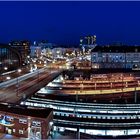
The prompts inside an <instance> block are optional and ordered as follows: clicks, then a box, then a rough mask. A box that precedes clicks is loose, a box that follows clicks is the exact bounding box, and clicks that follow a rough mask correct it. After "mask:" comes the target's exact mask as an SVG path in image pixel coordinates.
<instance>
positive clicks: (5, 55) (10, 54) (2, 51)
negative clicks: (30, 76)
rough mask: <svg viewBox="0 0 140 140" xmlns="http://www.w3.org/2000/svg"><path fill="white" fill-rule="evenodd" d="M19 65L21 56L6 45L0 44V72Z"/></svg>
mask: <svg viewBox="0 0 140 140" xmlns="http://www.w3.org/2000/svg"><path fill="white" fill-rule="evenodd" d="M20 65H21V56H20V55H19V53H18V52H17V51H16V50H15V49H14V48H11V47H9V46H8V45H0V72H4V68H5V67H6V68H7V71H9V70H14V69H17V68H18V67H19V66H20Z"/></svg>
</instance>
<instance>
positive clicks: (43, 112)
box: [0, 104, 52, 118]
mask: <svg viewBox="0 0 140 140" xmlns="http://www.w3.org/2000/svg"><path fill="white" fill-rule="evenodd" d="M0 111H3V112H7V113H13V114H18V115H24V116H30V117H37V118H47V116H48V115H49V114H50V112H51V111H52V109H51V108H46V109H31V108H27V107H21V106H14V105H11V106H10V105H9V106H7V105H3V104H0Z"/></svg>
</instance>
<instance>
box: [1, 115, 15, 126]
mask: <svg viewBox="0 0 140 140" xmlns="http://www.w3.org/2000/svg"><path fill="white" fill-rule="evenodd" d="M0 124H1V125H4V126H13V125H14V124H12V123H11V122H10V121H7V120H6V116H3V118H2V120H0Z"/></svg>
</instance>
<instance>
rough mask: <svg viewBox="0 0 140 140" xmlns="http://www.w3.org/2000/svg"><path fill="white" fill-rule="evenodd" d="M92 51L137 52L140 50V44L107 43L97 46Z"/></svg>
mask: <svg viewBox="0 0 140 140" xmlns="http://www.w3.org/2000/svg"><path fill="white" fill-rule="evenodd" d="M92 52H106V53H128V52H132V53H136V52H140V46H126V45H106V46H96V47H95V48H94V49H92Z"/></svg>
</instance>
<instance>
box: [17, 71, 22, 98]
mask: <svg viewBox="0 0 140 140" xmlns="http://www.w3.org/2000/svg"><path fill="white" fill-rule="evenodd" d="M20 73H21V69H18V70H17V74H18V76H17V93H16V96H17V97H18V96H19V74H20Z"/></svg>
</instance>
